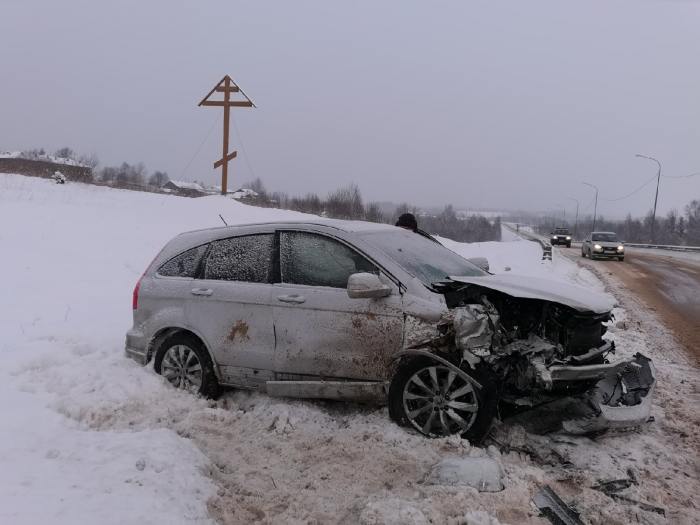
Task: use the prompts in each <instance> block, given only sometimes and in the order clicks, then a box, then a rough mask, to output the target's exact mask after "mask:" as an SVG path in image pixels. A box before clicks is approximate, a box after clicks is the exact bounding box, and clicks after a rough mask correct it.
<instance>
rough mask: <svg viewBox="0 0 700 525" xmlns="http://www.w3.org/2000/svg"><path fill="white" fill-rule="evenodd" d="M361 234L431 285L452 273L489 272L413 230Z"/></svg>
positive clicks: (482, 273)
mask: <svg viewBox="0 0 700 525" xmlns="http://www.w3.org/2000/svg"><path fill="white" fill-rule="evenodd" d="M360 236H361V237H362V239H363V240H364V241H366V242H367V243H369V244H371V245H372V246H373V247H374V248H376V249H378V250H380V251H381V252H383V253H385V254H386V255H387V256H389V257H390V258H391V259H393V260H394V261H395V262H396V263H397V264H398V265H399V266H401V267H402V268H403V269H404V270H406V271H407V272H408V273H410V274H411V275H413V276H415V277H417V278H418V279H420V280H421V281H422V282H423V283H424V284H426V285H428V286H430V285H432V284H433V283H435V282H439V281H444V280H446V279H447V278H448V277H449V276H450V275H455V276H457V275H460V276H479V275H488V274H487V273H486V272H484V271H483V270H481V269H480V268H478V267H477V266H475V265H473V264H472V263H470V262H469V261H467V260H466V259H464V258H463V257H461V256H459V255H457V254H456V253H455V252H453V251H451V250H448V249H447V248H445V247H444V246H442V245H441V244H438V243H435V242H433V241H431V240H430V239H427V238H425V237H423V236H422V235H418V234H417V233H413V232H411V231H409V230H403V229H398V228H397V229H396V230H395V231H375V232H363V233H361V234H360Z"/></svg>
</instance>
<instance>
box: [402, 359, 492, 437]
mask: <svg viewBox="0 0 700 525" xmlns="http://www.w3.org/2000/svg"><path fill="white" fill-rule="evenodd" d="M465 373H467V374H468V375H469V376H471V377H473V378H474V380H475V381H476V382H477V383H478V384H480V385H481V389H479V388H478V387H476V386H475V385H474V384H472V382H471V381H468V380H467V379H466V378H464V377H463V376H461V375H460V374H458V373H456V371H455V370H454V369H452V368H450V367H448V366H445V365H443V364H440V363H438V362H436V361H433V360H432V359H429V358H418V359H413V360H411V361H408V362H406V363H404V364H403V365H402V366H400V367H399V369H398V370H397V372H396V374H395V375H394V377H393V379H392V381H391V385H390V387H389V414H390V416H391V417H392V419H394V420H395V421H396V422H397V423H399V424H400V425H403V426H410V427H413V428H414V429H416V430H417V431H418V432H420V433H421V434H424V435H426V436H429V437H442V436H450V435H454V434H458V435H460V436H462V437H464V438H467V439H469V440H470V441H472V442H474V443H478V442H479V441H481V440H482V439H483V438H484V437H485V436H486V434H487V433H488V431H489V429H490V428H491V423H492V421H493V418H494V415H495V413H496V406H497V395H496V389H495V388H494V387H493V382H492V381H491V380H490V377H489V376H488V375H487V374H484V373H481V372H478V371H476V370H468V371H466V372H465Z"/></svg>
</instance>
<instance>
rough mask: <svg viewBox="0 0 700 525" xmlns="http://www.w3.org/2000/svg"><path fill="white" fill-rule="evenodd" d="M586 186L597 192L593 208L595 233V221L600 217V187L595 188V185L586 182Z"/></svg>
mask: <svg viewBox="0 0 700 525" xmlns="http://www.w3.org/2000/svg"><path fill="white" fill-rule="evenodd" d="M584 184H585V185H586V186H590V187H591V188H593V189H594V190H595V206H594V207H593V231H595V220H596V217H597V215H598V186H595V185H594V184H590V183H588V182H584Z"/></svg>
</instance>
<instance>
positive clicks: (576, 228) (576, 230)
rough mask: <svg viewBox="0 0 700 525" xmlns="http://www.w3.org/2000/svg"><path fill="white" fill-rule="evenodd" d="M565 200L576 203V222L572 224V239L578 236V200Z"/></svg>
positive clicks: (571, 198) (570, 198)
mask: <svg viewBox="0 0 700 525" xmlns="http://www.w3.org/2000/svg"><path fill="white" fill-rule="evenodd" d="M567 199H569V200H572V201H575V202H576V222H574V237H575V236H577V235H578V199H574V198H573V197H567Z"/></svg>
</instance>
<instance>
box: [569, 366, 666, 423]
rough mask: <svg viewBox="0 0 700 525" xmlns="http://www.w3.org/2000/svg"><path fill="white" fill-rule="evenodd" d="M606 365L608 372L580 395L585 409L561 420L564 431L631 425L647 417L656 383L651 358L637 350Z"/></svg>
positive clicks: (649, 414) (642, 421)
mask: <svg viewBox="0 0 700 525" xmlns="http://www.w3.org/2000/svg"><path fill="white" fill-rule="evenodd" d="M591 366H604V365H591ZM608 366H611V368H610V370H609V372H608V373H607V374H606V375H605V377H603V378H602V379H601V380H600V381H599V382H598V383H597V384H596V385H595V386H594V387H593V388H592V389H591V390H590V391H588V392H587V393H586V394H585V395H584V398H583V399H582V403H583V404H584V406H585V407H586V408H587V410H585V411H583V413H582V414H581V415H580V417H576V418H574V419H570V420H567V421H564V422H563V423H562V427H563V429H564V430H565V431H566V432H568V433H570V434H589V433H592V432H599V431H601V430H609V429H623V428H631V427H636V426H639V425H641V424H643V423H645V422H647V421H648V420H649V417H650V416H651V399H652V393H653V391H654V386H655V385H656V377H655V371H654V365H653V364H652V362H651V360H650V359H649V358H648V357H646V356H644V355H642V354H639V353H638V354H635V355H634V357H632V358H631V359H627V360H623V361H621V362H618V363H611V364H610V365H608ZM568 368H572V367H568ZM576 368H583V367H576ZM587 368H588V367H587ZM583 373H586V372H583Z"/></svg>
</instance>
